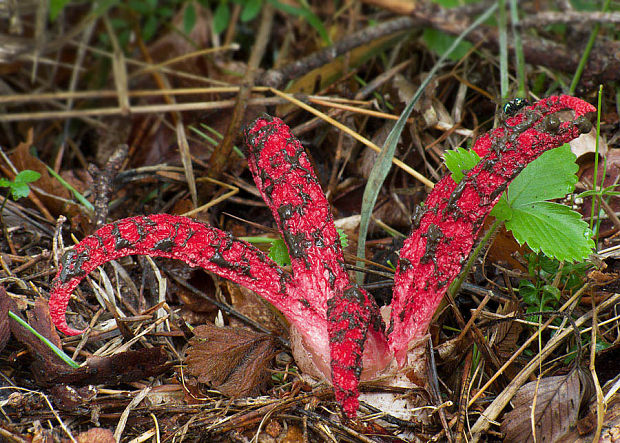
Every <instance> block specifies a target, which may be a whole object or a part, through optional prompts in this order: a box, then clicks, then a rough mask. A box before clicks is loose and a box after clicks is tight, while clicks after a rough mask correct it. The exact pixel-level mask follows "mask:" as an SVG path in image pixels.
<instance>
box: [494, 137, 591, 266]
mask: <svg viewBox="0 0 620 443" xmlns="http://www.w3.org/2000/svg"><path fill="white" fill-rule="evenodd" d="M577 169H578V166H577V165H576V164H575V156H574V154H573V153H572V152H571V151H570V146H569V145H568V144H565V145H563V146H561V147H559V148H557V149H552V150H550V151H547V152H545V153H544V154H543V155H541V156H540V157H539V158H538V159H536V160H534V161H533V162H532V163H530V164H529V165H528V166H527V167H526V168H525V169H524V170H523V172H521V174H519V176H517V178H516V179H515V180H514V181H513V182H512V183H511V184H510V186H509V187H508V192H507V196H506V197H502V199H500V202H499V204H498V205H497V206H496V207H495V208H494V209H493V211H491V215H493V216H494V217H497V218H498V219H500V220H504V221H505V222H506V229H508V230H510V231H512V234H513V235H514V237H515V239H516V240H517V241H518V242H519V243H520V244H523V243H527V244H528V246H529V247H530V248H531V249H532V250H533V251H536V252H538V251H542V252H543V253H544V254H545V255H547V256H549V257H555V258H557V259H558V260H568V261H575V260H583V259H585V258H587V256H588V255H589V254H590V253H591V252H592V248H594V242H593V241H592V239H591V236H592V234H591V232H590V229H589V228H588V225H587V223H586V222H584V221H583V220H582V219H581V215H579V214H578V213H577V212H574V211H572V210H571V209H569V208H568V207H566V206H563V205H558V204H556V203H550V202H546V201H545V200H549V199H554V198H562V197H564V196H565V195H566V194H567V193H569V192H572V191H573V190H574V188H575V183H577V176H576V175H575V173H576V172H577Z"/></svg>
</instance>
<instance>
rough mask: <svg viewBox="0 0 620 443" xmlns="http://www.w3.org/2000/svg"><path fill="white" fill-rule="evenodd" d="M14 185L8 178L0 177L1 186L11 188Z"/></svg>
mask: <svg viewBox="0 0 620 443" xmlns="http://www.w3.org/2000/svg"><path fill="white" fill-rule="evenodd" d="M12 186H13V182H12V181H10V180H7V179H6V178H0V188H10V187H12Z"/></svg>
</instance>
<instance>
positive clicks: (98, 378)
mask: <svg viewBox="0 0 620 443" xmlns="http://www.w3.org/2000/svg"><path fill="white" fill-rule="evenodd" d="M171 366H172V365H171V363H168V355H167V354H166V351H165V350H164V348H163V347H162V346H158V347H155V348H143V349H138V350H136V351H126V352H121V353H119V354H115V355H112V356H110V357H98V356H96V357H91V358H89V359H88V360H87V361H86V363H85V364H84V365H83V366H81V367H79V368H77V369H71V368H68V367H67V366H66V365H65V366H64V367H65V368H67V370H64V371H63V373H62V374H60V373H57V374H54V375H53V376H50V377H49V380H50V382H51V383H53V384H57V383H70V384H73V385H77V384H79V385H84V384H93V385H98V384H119V383H129V382H132V381H137V380H142V379H144V378H147V377H154V376H157V375H159V374H162V373H163V372H165V371H167V370H168V369H170V367H171Z"/></svg>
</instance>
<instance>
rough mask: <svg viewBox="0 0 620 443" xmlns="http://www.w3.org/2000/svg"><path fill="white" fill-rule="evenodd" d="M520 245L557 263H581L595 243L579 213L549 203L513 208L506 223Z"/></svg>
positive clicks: (536, 203)
mask: <svg viewBox="0 0 620 443" xmlns="http://www.w3.org/2000/svg"><path fill="white" fill-rule="evenodd" d="M506 229H508V230H510V231H512V234H513V235H514V237H515V239H516V240H517V241H518V242H519V244H523V243H527V244H528V246H529V247H530V248H531V249H532V250H533V251H536V252H538V251H542V252H543V253H544V254H545V255H547V256H549V257H555V258H557V259H558V260H560V261H561V260H567V261H579V260H584V259H586V258H587V257H588V255H589V254H590V253H591V252H592V249H593V248H594V241H593V240H592V238H591V237H592V233H591V231H590V229H589V227H588V224H587V223H586V222H585V221H583V220H582V219H581V215H580V214H579V213H578V212H575V211H573V210H571V209H570V208H568V207H566V206H564V205H560V204H557V203H551V202H534V203H530V204H527V205H519V206H514V207H513V208H512V217H511V218H510V220H508V221H506Z"/></svg>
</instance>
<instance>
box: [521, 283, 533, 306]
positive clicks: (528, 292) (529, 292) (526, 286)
mask: <svg viewBox="0 0 620 443" xmlns="http://www.w3.org/2000/svg"><path fill="white" fill-rule="evenodd" d="M519 295H520V296H521V298H522V299H523V301H524V302H525V303H526V304H527V305H529V306H538V288H536V286H535V285H534V283H532V282H531V281H529V280H521V281H520V282H519Z"/></svg>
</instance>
